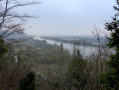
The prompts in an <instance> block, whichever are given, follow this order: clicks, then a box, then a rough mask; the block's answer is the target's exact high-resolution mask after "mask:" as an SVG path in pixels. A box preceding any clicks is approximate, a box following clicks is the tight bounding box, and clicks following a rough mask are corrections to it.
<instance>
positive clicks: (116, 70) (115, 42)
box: [102, 0, 119, 90]
mask: <svg viewBox="0 0 119 90" xmlns="http://www.w3.org/2000/svg"><path fill="white" fill-rule="evenodd" d="M117 5H118V7H116V6H114V9H115V10H116V11H118V12H119V0H117ZM118 17H119V14H116V15H115V16H114V17H113V20H112V21H111V22H107V23H106V24H105V26H106V29H107V31H110V37H109V38H108V44H107V46H108V47H110V48H113V49H115V51H116V53H115V54H113V55H111V57H110V60H109V61H108V62H107V65H108V66H109V71H108V72H107V73H106V74H104V75H103V77H102V82H103V83H104V86H105V88H106V89H108V90H109V89H114V90H119V22H118V21H119V20H118Z"/></svg>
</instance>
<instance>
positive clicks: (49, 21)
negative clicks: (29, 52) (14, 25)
mask: <svg viewBox="0 0 119 90" xmlns="http://www.w3.org/2000/svg"><path fill="white" fill-rule="evenodd" d="M42 1H43V2H42V4H41V5H36V6H30V7H27V8H22V10H23V9H24V11H25V10H26V11H27V13H29V14H32V15H36V16H40V17H39V18H37V19H31V20H29V22H28V24H27V25H28V26H32V28H30V29H27V30H26V33H28V34H31V35H50V36H51V35H91V34H92V33H91V32H92V31H93V27H94V26H96V27H97V28H101V29H102V30H103V28H104V25H103V24H104V23H105V20H107V21H109V20H111V16H113V15H114V14H115V13H116V12H115V11H114V9H113V6H114V5H116V0H42Z"/></svg>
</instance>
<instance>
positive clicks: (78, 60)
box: [68, 50, 87, 90]
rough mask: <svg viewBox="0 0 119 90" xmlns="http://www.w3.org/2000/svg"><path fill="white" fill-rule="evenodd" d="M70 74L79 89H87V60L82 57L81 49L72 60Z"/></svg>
mask: <svg viewBox="0 0 119 90" xmlns="http://www.w3.org/2000/svg"><path fill="white" fill-rule="evenodd" d="M68 75H69V78H70V80H71V84H72V86H73V87H76V88H77V89H79V90H84V89H86V84H87V71H86V61H85V60H84V59H83V58H82V56H81V54H80V51H79V50H77V54H76V56H75V58H74V59H73V60H71V62H70V65H69V70H68Z"/></svg>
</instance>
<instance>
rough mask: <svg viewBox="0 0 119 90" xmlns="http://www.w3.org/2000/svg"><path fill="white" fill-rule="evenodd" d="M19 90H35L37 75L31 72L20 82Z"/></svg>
mask: <svg viewBox="0 0 119 90" xmlns="http://www.w3.org/2000/svg"><path fill="white" fill-rule="evenodd" d="M19 90H35V74H34V73H33V72H30V73H28V74H27V76H26V77H25V78H23V79H22V80H21V81H20V87H19Z"/></svg>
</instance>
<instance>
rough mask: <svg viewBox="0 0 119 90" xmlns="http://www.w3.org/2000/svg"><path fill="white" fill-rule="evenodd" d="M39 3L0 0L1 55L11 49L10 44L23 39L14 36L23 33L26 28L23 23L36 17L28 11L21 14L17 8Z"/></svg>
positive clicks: (20, 0)
mask: <svg viewBox="0 0 119 90" xmlns="http://www.w3.org/2000/svg"><path fill="white" fill-rule="evenodd" d="M39 3H40V2H36V1H26V2H25V1H22V0H0V56H3V54H5V53H6V52H7V51H8V50H9V49H8V48H7V46H8V45H10V44H13V43H16V42H18V41H23V39H21V38H12V37H13V36H15V35H16V36H20V35H23V34H24V33H23V31H24V30H25V28H24V26H23V25H24V24H25V22H26V20H27V19H29V18H34V16H30V15H28V14H26V13H25V14H20V13H19V12H17V10H16V9H17V8H19V7H24V6H29V5H34V4H39ZM11 56H12V55H11Z"/></svg>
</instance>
